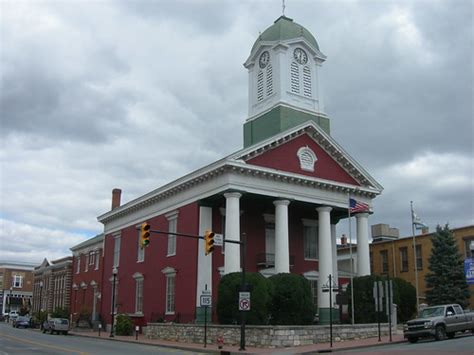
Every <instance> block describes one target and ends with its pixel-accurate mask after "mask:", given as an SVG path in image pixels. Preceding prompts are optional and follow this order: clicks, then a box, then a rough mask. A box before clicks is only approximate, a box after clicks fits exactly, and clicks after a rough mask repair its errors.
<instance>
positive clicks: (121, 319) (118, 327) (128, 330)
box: [115, 314, 133, 335]
mask: <svg viewBox="0 0 474 355" xmlns="http://www.w3.org/2000/svg"><path fill="white" fill-rule="evenodd" d="M115 334H116V335H132V334H133V322H132V319H131V318H130V317H129V316H128V315H126V314H118V315H117V321H116V323H115Z"/></svg>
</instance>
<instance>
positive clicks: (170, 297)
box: [166, 275, 176, 314]
mask: <svg viewBox="0 0 474 355" xmlns="http://www.w3.org/2000/svg"><path fill="white" fill-rule="evenodd" d="M175 279H176V276H175V275H168V276H166V313H167V314H173V313H174V299H175Z"/></svg>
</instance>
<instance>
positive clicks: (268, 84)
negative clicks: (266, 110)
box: [267, 63, 273, 96]
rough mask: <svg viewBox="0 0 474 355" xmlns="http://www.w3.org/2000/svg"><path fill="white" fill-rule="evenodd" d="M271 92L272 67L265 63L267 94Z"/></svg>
mask: <svg viewBox="0 0 474 355" xmlns="http://www.w3.org/2000/svg"><path fill="white" fill-rule="evenodd" d="M271 94H273V68H272V65H271V63H268V65H267V96H270V95H271Z"/></svg>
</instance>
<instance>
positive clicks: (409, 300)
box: [393, 278, 416, 323]
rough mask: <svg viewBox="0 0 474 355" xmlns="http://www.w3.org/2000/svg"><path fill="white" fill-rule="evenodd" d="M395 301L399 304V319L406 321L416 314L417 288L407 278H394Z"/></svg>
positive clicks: (401, 321)
mask: <svg viewBox="0 0 474 355" xmlns="http://www.w3.org/2000/svg"><path fill="white" fill-rule="evenodd" d="M393 287H394V290H393V293H394V294H395V296H396V297H394V303H396V304H397V306H398V308H397V320H398V322H399V323H405V322H406V321H407V320H410V319H412V318H413V317H414V316H415V315H416V288H415V286H413V285H412V284H411V283H409V282H408V281H406V280H403V279H400V278H395V279H393Z"/></svg>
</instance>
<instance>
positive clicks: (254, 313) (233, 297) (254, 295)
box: [217, 272, 272, 325]
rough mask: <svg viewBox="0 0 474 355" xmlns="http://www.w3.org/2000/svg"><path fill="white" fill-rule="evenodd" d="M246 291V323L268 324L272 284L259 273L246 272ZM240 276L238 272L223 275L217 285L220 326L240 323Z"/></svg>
mask: <svg viewBox="0 0 474 355" xmlns="http://www.w3.org/2000/svg"><path fill="white" fill-rule="evenodd" d="M245 275H246V277H245V278H246V284H247V285H248V286H247V290H248V291H250V292H251V294H250V305H251V307H250V311H248V312H247V313H246V323H247V324H253V325H265V324H268V320H269V318H270V313H269V306H270V302H271V297H272V284H271V283H270V281H269V280H268V279H266V278H265V277H264V276H262V275H261V274H260V273H255V272H248V273H246V274H245ZM241 280H242V274H241V273H240V272H235V273H230V274H227V275H224V276H223V277H222V279H221V281H220V283H219V295H218V300H217V316H218V319H219V323H220V324H238V323H240V312H239V305H238V304H239V291H240V289H241Z"/></svg>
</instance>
